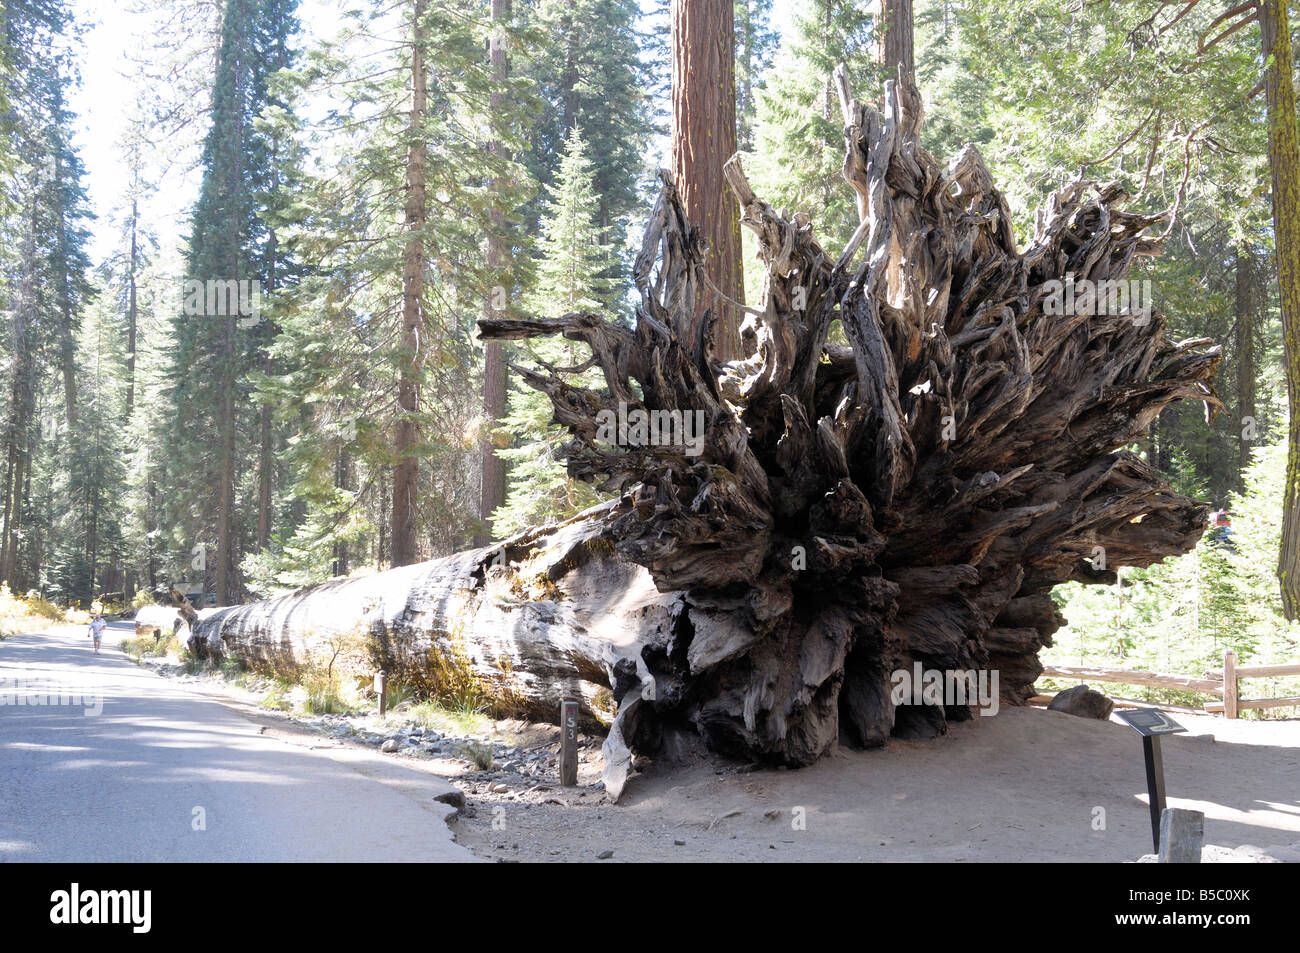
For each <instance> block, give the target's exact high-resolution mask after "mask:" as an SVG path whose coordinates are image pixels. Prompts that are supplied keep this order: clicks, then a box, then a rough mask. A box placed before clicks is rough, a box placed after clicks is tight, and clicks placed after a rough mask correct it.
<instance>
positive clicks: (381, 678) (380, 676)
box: [375, 671, 388, 716]
mask: <svg viewBox="0 0 1300 953" xmlns="http://www.w3.org/2000/svg"><path fill="white" fill-rule="evenodd" d="M375 694H376V695H378V696H379V714H380V715H381V716H382V715H383V714H384V712H385V711H386V710H387V709H388V673H387V672H383V671H380V672H375Z"/></svg>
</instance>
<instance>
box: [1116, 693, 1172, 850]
mask: <svg viewBox="0 0 1300 953" xmlns="http://www.w3.org/2000/svg"><path fill="white" fill-rule="evenodd" d="M1115 714H1116V715H1118V716H1119V719H1120V720H1121V721H1123V722H1125V723H1126V724H1127V725H1128V726H1129V727H1130V728H1132V729H1133V730H1134V731H1136V732H1137V733H1138V734H1140V735H1141V736H1142V756H1143V759H1144V760H1145V761H1146V766H1147V800H1148V801H1149V802H1150V807H1151V840H1152V842H1153V843H1154V844H1155V849H1156V851H1157V852H1159V850H1160V813H1161V812H1162V811H1163V810H1164V809H1165V765H1164V762H1163V761H1162V760H1161V759H1160V736H1161V735H1172V734H1175V733H1176V732H1179V731H1186V730H1187V729H1186V728H1184V727H1183V726H1182V725H1180V724H1178V722H1176V721H1174V720H1173V719H1172V718H1170V717H1169V716H1168V715H1166V714H1165V713H1164V712H1162V711H1160V710H1159V709H1158V708H1139V709H1137V710H1135V711H1120V712H1116V713H1115Z"/></svg>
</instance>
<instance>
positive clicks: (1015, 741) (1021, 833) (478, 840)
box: [190, 682, 1300, 863]
mask: <svg viewBox="0 0 1300 953" xmlns="http://www.w3.org/2000/svg"><path fill="white" fill-rule="evenodd" d="M190 687H191V688H192V689H193V690H196V691H200V692H203V693H205V694H211V696H212V697H214V698H220V700H222V701H223V702H225V703H226V704H228V705H232V706H233V707H236V708H238V709H239V710H240V711H241V712H242V713H243V714H244V715H245V716H246V717H248V718H249V719H250V720H252V721H254V722H255V723H258V724H260V725H262V728H261V730H262V731H263V732H264V733H270V734H274V735H278V736H280V737H282V738H283V740H285V741H286V742H289V743H294V744H302V745H308V746H311V747H330V748H343V749H349V748H356V749H368V750H367V751H361V750H358V751H357V752H356V756H357V757H358V758H361V757H363V756H364V757H365V758H369V759H372V760H373V759H377V758H380V757H382V759H383V761H384V762H386V763H388V764H390V765H391V767H392V769H393V770H394V771H401V770H402V769H403V768H408V769H414V771H415V775H414V776H415V777H417V778H418V777H419V776H421V775H423V776H433V777H431V778H430V782H429V785H428V786H429V788H430V790H429V791H422V790H421V789H420V787H421V786H420V783H419V782H418V781H415V782H411V781H410V780H409V778H410V776H411V775H410V773H409V772H408V774H407V775H405V776H404V777H405V778H406V779H407V780H406V781H404V783H405V784H406V787H407V789H408V791H409V795H410V796H412V797H415V798H421V799H425V800H427V799H429V798H430V797H435V799H436V800H438V801H447V797H446V793H445V792H446V791H448V790H449V789H448V788H447V787H446V785H445V784H441V782H443V781H450V782H451V783H452V784H454V785H455V786H456V787H457V788H459V789H460V791H462V792H463V793H464V795H465V802H464V804H463V805H458V806H460V807H461V810H460V811H459V812H450V811H448V812H447V813H450V814H451V815H452V816H451V817H450V818H449V820H448V823H449V824H450V825H451V829H452V831H453V833H454V835H455V838H456V840H457V842H458V843H460V844H462V845H464V846H465V847H467V848H469V849H470V850H471V851H473V852H474V853H475V854H476V855H477V856H479V857H481V858H483V859H485V860H495V861H520V862H536V861H541V862H546V861H591V862H595V861H601V862H604V863H618V862H628V861H660V862H662V861H694V862H701V861H751V862H763V861H783V862H790V861H893V862H900V861H901V862H907V861H922V862H924V861H931V862H935V861H938V862H954V863H960V862H963V861H965V862H974V861H1010V862H1018V861H1027V862H1052V861H1092V862H1132V861H1136V860H1137V859H1138V858H1139V857H1140V856H1142V855H1143V854H1145V853H1149V852H1150V851H1151V849H1152V847H1151V827H1150V815H1149V812H1148V809H1147V793H1146V776H1145V771H1144V763H1143V758H1142V742H1141V738H1140V736H1139V735H1138V734H1137V732H1135V731H1134V730H1133V729H1132V728H1130V727H1128V726H1127V725H1125V724H1124V723H1122V722H1120V721H1119V720H1118V719H1116V718H1114V717H1113V716H1112V718H1111V720H1110V721H1108V722H1105V721H1096V720H1091V719H1085V718H1078V717H1075V716H1073V715H1067V714H1064V713H1061V712H1055V711H1047V710H1046V709H1043V708H1008V707H1003V708H1002V709H1001V711H1000V712H999V713H998V714H997V715H995V716H992V717H976V718H974V719H972V720H971V721H968V722H963V723H957V724H954V725H952V727H951V730H950V731H949V733H948V734H947V735H945V736H943V737H941V738H936V739H933V740H928V741H901V740H895V741H892V742H891V743H890V744H889V745H887V746H886V747H884V748H881V749H877V750H873V751H852V750H848V749H843V750H840V751H838V752H836V753H834V754H832V755H830V756H828V757H826V758H824V759H823V760H822V761H820V762H818V763H817V764H815V765H812V766H811V767H808V768H803V769H801V770H772V769H758V770H754V769H753V766H747V765H743V764H738V763H736V762H731V761H725V760H722V759H719V758H716V757H714V756H712V755H709V754H707V753H703V754H701V753H697V754H695V755H694V756H692V757H691V759H690V760H689V761H688V762H687V763H684V764H678V765H667V764H655V763H645V764H644V766H643V770H642V772H641V773H639V774H637V775H635V776H634V777H633V779H632V780H631V782H630V783H629V785H628V788H627V791H626V793H625V795H624V798H623V801H622V802H621V803H619V804H613V803H611V802H610V801H609V798H608V797H607V796H606V794H605V793H604V789H603V787H602V786H601V783H600V769H601V756H600V744H601V741H602V739H601V738H599V737H584V738H583V739H582V740H581V742H580V744H581V745H582V747H581V751H580V758H581V761H580V767H579V785H578V787H576V788H562V787H560V786H559V784H558V769H557V767H556V761H555V754H556V753H557V752H558V741H559V738H558V736H559V732H558V729H556V728H555V727H553V726H549V725H531V724H527V723H521V722H497V723H495V725H494V730H493V731H492V733H491V737H492V740H493V741H495V742H499V743H500V744H503V745H505V746H518V747H517V748H516V749H515V750H516V751H524V752H525V754H524V756H523V758H522V760H521V761H513V760H507V761H505V762H504V763H494V765H493V766H492V767H491V768H490V769H488V770H479V769H478V768H476V767H475V766H474V765H473V764H471V763H470V762H469V761H468V760H466V759H464V758H459V757H455V756H443V757H425V756H421V755H420V754H419V753H418V752H415V751H403V752H402V753H400V754H386V755H382V756H380V755H379V752H378V750H377V749H375V748H374V747H373V746H372V745H371V746H367V745H365V744H362V743H359V742H358V741H357V740H355V738H354V737H349V738H337V737H328V736H326V735H324V734H323V732H322V730H321V729H320V728H319V727H313V726H311V725H310V724H307V723H305V722H304V721H303V720H302V719H301V718H299V719H293V718H290V717H289V716H287V715H286V714H284V713H283V712H269V711H266V710H265V709H262V708H260V707H258V706H257V704H256V702H255V701H254V700H253V699H251V698H250V697H249V696H247V694H246V693H244V692H240V691H237V690H232V689H229V688H226V687H224V686H221V685H220V684H219V683H214V682H207V683H204V684H195V685H192V686H190ZM1173 717H1174V718H1175V720H1176V721H1178V722H1179V723H1180V724H1182V725H1184V726H1185V727H1186V728H1187V729H1188V731H1187V733H1186V734H1178V735H1168V736H1165V737H1164V738H1163V740H1162V748H1163V754H1164V767H1165V777H1166V791H1167V796H1168V804H1169V806H1170V807H1183V808H1189V809H1193V810H1199V811H1203V812H1204V813H1205V842H1206V844H1214V845H1219V846H1222V847H1226V848H1236V847H1241V846H1242V845H1253V846H1255V847H1262V848H1268V847H1285V846H1287V845H1297V849H1300V721H1263V722H1261V721H1245V720H1238V721H1228V720H1225V719H1224V718H1222V717H1217V716H1212V715H1188V714H1175V715H1174V716H1173ZM372 740H373V739H372ZM529 752H531V753H532V755H533V760H527V754H528V753H529ZM339 754H340V755H346V754H347V752H346V751H340V752H339ZM642 760H643V761H644V759H642ZM525 762H526V768H525V770H524V771H523V772H522V773H521V771H520V770H519V768H518V767H511V765H518V764H522V763H525ZM435 779H436V780H435ZM437 785H441V786H440V787H439V786H437ZM433 791H438V792H444V793H438V794H436V795H435V794H433V793H431V792H433ZM451 793H452V794H454V793H455V792H451ZM439 806H442V805H439ZM431 820H432V818H431ZM434 822H436V821H434ZM1291 856H1294V854H1292V855H1291Z"/></svg>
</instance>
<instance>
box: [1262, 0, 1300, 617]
mask: <svg viewBox="0 0 1300 953" xmlns="http://www.w3.org/2000/svg"><path fill="white" fill-rule="evenodd" d="M1259 30H1260V43H1261V46H1262V47H1263V53H1264V62H1265V63H1266V64H1267V70H1268V72H1267V74H1266V75H1265V79H1264V88H1265V91H1266V93H1267V96H1268V159H1269V165H1270V167H1271V168H1272V172H1273V234H1274V236H1275V238H1276V242H1277V283H1278V306H1279V308H1278V309H1279V311H1280V312H1281V314H1282V342H1283V360H1284V361H1285V362H1286V383H1287V394H1288V401H1287V406H1288V408H1289V410H1290V419H1291V435H1290V442H1289V449H1288V451H1287V465H1286V495H1285V500H1284V501H1283V504H1282V507H1283V514H1282V545H1281V552H1280V553H1279V556H1278V568H1277V575H1278V581H1279V582H1280V583H1281V589H1282V611H1283V612H1284V613H1285V614H1286V617H1287V618H1288V619H1298V618H1300V132H1297V125H1296V124H1297V118H1296V99H1295V79H1294V74H1293V66H1292V64H1293V63H1294V60H1293V59H1292V56H1291V27H1290V25H1289V20H1288V17H1287V5H1286V0H1260V3H1259Z"/></svg>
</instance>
